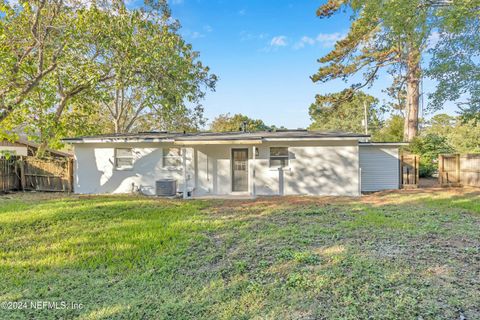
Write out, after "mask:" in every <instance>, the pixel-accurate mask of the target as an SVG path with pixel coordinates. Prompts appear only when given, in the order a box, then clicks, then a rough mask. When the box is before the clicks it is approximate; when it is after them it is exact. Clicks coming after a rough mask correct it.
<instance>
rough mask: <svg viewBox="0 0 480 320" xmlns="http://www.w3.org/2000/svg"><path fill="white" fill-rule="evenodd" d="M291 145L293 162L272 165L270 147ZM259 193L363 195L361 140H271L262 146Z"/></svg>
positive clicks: (257, 182)
mask: <svg viewBox="0 0 480 320" xmlns="http://www.w3.org/2000/svg"><path fill="white" fill-rule="evenodd" d="M277 146H278V147H282V146H285V147H288V148H289V149H288V150H289V165H288V167H287V168H284V169H283V170H282V171H279V170H278V169H277V168H270V166H269V156H270V147H277ZM259 158H260V159H257V160H256V168H257V170H256V193H257V194H258V195H275V194H281V187H280V180H281V175H282V174H283V181H284V184H283V194H285V195H298V194H307V195H349V196H356V195H359V188H358V177H359V171H358V145H357V141H353V140H352V141H341V140H339V141H315V142H307V141H305V142H301V141H298V142H288V143H285V142H283V143H282V142H268V143H263V144H261V145H260V146H259Z"/></svg>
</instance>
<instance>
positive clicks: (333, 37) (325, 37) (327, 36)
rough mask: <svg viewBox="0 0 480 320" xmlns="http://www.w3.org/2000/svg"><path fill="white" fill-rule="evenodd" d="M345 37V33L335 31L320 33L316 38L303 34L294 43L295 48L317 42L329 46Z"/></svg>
mask: <svg viewBox="0 0 480 320" xmlns="http://www.w3.org/2000/svg"><path fill="white" fill-rule="evenodd" d="M343 38H345V33H340V32H334V33H320V34H318V35H317V36H316V37H315V38H311V37H309V36H303V37H302V38H301V39H300V40H299V41H297V42H296V43H295V44H294V45H293V49H295V50H298V49H302V48H304V47H305V46H307V45H309V46H313V45H315V44H320V45H321V46H323V47H325V48H328V47H333V46H334V45H335V43H336V42H337V41H339V40H341V39H343Z"/></svg>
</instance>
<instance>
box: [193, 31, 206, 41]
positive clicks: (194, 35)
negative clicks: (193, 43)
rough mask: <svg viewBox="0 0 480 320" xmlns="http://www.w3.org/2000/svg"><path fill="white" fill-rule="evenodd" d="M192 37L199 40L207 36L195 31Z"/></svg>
mask: <svg viewBox="0 0 480 320" xmlns="http://www.w3.org/2000/svg"><path fill="white" fill-rule="evenodd" d="M191 37H192V39H198V38H203V37H205V35H204V34H202V33H200V32H198V31H194V32H192V34H191Z"/></svg>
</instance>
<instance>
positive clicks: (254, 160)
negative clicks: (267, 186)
mask: <svg viewBox="0 0 480 320" xmlns="http://www.w3.org/2000/svg"><path fill="white" fill-rule="evenodd" d="M252 149H253V153H252V196H254V197H255V196H256V194H257V192H256V190H255V188H256V185H255V175H256V173H255V169H256V168H255V167H256V166H255V164H256V155H255V153H256V147H255V146H253V147H252Z"/></svg>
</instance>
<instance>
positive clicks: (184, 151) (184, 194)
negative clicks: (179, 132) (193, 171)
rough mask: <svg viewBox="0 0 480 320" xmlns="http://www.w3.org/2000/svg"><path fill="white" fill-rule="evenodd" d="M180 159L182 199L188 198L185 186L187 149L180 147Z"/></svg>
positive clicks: (186, 181)
mask: <svg viewBox="0 0 480 320" xmlns="http://www.w3.org/2000/svg"><path fill="white" fill-rule="evenodd" d="M182 160H183V199H187V198H188V188H187V183H188V180H187V149H186V148H182Z"/></svg>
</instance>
